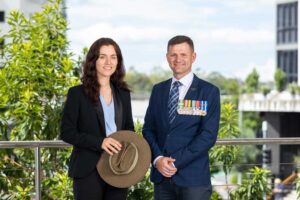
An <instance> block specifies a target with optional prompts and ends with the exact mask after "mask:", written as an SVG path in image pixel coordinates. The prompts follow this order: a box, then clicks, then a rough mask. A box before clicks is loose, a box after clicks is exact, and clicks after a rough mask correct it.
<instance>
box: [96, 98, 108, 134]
mask: <svg viewBox="0 0 300 200" xmlns="http://www.w3.org/2000/svg"><path fill="white" fill-rule="evenodd" d="M94 108H95V110H96V114H97V118H98V122H99V124H100V128H101V129H102V131H100V132H101V133H102V132H103V133H104V136H106V130H105V121H104V113H103V108H102V105H101V102H100V99H99V100H98V103H97V104H96V105H94Z"/></svg>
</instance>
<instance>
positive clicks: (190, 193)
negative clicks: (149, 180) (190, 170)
mask: <svg viewBox="0 0 300 200" xmlns="http://www.w3.org/2000/svg"><path fill="white" fill-rule="evenodd" d="M211 194H212V187H211V186H207V187H205V186H196V187H180V186H178V185H175V184H174V183H173V181H172V179H170V178H165V179H164V180H163V181H162V182H161V183H159V184H155V185H154V200H210V196H211Z"/></svg>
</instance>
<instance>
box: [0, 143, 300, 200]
mask: <svg viewBox="0 0 300 200" xmlns="http://www.w3.org/2000/svg"><path fill="white" fill-rule="evenodd" d="M299 144H300V138H268V139H263V138H241V139H222V140H218V141H217V143H216V145H299ZM69 147H71V145H69V144H67V143H64V142H63V141H60V140H56V141H0V149H10V148H22V149H23V148H30V149H34V152H35V154H34V159H35V169H34V176H35V194H36V195H35V197H34V198H33V199H34V200H40V199H41V191H42V188H41V171H42V166H41V148H69ZM282 164H285V165H286V164H291V165H294V166H296V168H298V167H299V165H298V164H297V163H282ZM246 165H248V166H255V165H257V164H246ZM263 166H264V167H266V168H268V165H263ZM223 178H224V177H223ZM223 178H222V177H221V178H220V174H219V175H218V176H216V177H213V178H212V183H213V187H214V190H216V191H218V192H219V193H225V194H223V195H224V196H226V190H227V189H228V188H230V189H234V188H236V187H237V185H233V184H226V183H225V181H222V179H223ZM270 184H271V183H270ZM290 195H294V196H295V195H296V194H295V191H293V193H291V194H290ZM290 198H292V197H290Z"/></svg>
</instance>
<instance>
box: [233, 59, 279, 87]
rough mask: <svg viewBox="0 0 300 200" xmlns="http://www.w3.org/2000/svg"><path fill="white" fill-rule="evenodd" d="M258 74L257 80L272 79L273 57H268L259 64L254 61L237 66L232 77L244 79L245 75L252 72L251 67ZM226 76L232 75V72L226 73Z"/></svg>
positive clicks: (273, 70) (273, 69)
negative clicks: (240, 66) (243, 65)
mask: <svg viewBox="0 0 300 200" xmlns="http://www.w3.org/2000/svg"><path fill="white" fill-rule="evenodd" d="M254 68H255V69H256V71H257V72H258V74H259V81H261V82H266V81H273V80H274V73H275V68H276V67H275V61H274V59H271V58H269V59H268V60H266V62H265V63H262V64H259V63H256V62H252V63H248V65H247V67H244V68H239V69H237V70H236V71H234V72H233V74H234V77H236V78H239V79H241V80H246V77H247V76H248V75H249V74H250V73H251V72H252V70H253V69H254ZM228 76H232V74H230V75H229V74H228Z"/></svg>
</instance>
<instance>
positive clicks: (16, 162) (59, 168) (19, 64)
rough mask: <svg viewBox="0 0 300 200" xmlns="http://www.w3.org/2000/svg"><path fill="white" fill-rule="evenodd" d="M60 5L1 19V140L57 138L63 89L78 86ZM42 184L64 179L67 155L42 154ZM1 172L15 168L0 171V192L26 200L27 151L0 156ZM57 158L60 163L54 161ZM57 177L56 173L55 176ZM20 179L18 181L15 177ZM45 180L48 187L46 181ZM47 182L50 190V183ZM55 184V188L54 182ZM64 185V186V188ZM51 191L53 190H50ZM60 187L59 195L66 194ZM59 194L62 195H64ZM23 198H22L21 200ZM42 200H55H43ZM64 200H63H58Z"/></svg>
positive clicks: (57, 0) (29, 181)
mask: <svg viewBox="0 0 300 200" xmlns="http://www.w3.org/2000/svg"><path fill="white" fill-rule="evenodd" d="M61 5H62V4H61V0H50V1H49V4H47V5H45V6H44V7H43V10H42V11H41V12H37V13H34V14H33V15H32V16H30V17H28V18H26V17H25V16H24V14H22V13H21V12H18V11H12V12H11V13H10V15H9V16H8V18H7V22H8V24H9V26H10V31H9V33H8V34H6V35H3V36H1V39H0V40H2V39H3V38H5V39H6V41H8V43H7V44H5V45H4V47H3V51H2V53H1V55H2V62H3V66H2V67H3V68H1V69H0V91H1V92H0V93H1V95H0V110H1V112H0V126H1V132H0V137H1V138H2V139H4V140H20V141H21V140H52V139H56V138H58V133H59V124H60V114H61V111H62V106H63V102H64V99H65V96H66V92H67V89H68V88H69V87H70V86H73V85H75V84H77V83H78V77H76V76H75V75H74V74H75V73H77V71H78V70H76V68H78V67H77V66H76V64H75V62H73V61H72V60H71V56H72V54H71V53H68V52H67V49H68V44H69V43H68V41H67V38H66V30H67V22H66V19H65V17H64V16H63V15H62V13H63V12H62V9H63V8H62V6H61ZM41 154H42V161H43V165H42V166H43V169H44V173H43V174H44V176H45V177H46V178H45V179H44V180H43V181H44V182H43V184H44V186H45V184H47V183H48V184H49V185H47V187H45V188H48V189H51V186H53V185H54V182H55V181H56V180H54V179H53V180H52V181H49V179H47V178H50V179H51V178H52V177H54V174H53V171H56V173H59V174H60V176H62V179H63V178H64V177H67V176H66V157H67V156H68V154H69V150H66V151H58V150H53V149H52V150H43V151H42V153H41ZM1 157H6V158H7V159H6V160H2V161H0V165H1V168H2V169H3V168H11V167H12V168H15V169H16V171H13V172H12V171H3V172H1V173H2V175H4V176H6V177H9V179H8V180H7V182H2V181H1V180H0V186H1V187H0V194H1V192H4V193H9V194H13V195H19V196H15V198H18V199H23V198H28V195H30V193H29V192H24V195H23V196H20V194H23V193H21V192H20V191H27V189H28V188H29V189H31V187H32V186H33V170H32V166H33V161H34V159H33V152H32V151H31V150H21V149H13V150H6V151H1ZM60 159H61V160H60ZM55 176H56V178H57V177H58V176H57V174H56V175H55ZM20 177H24V178H20ZM47 181H48V182H47ZM50 183H52V185H51V184H50ZM55 183H57V184H59V183H60V182H59V181H56V182H55ZM68 184H69V183H68ZM56 186H57V185H56ZM68 187H70V188H65V190H66V191H67V190H70V189H71V185H68ZM66 191H64V192H66ZM26 195H27V196H26ZM44 195H45V196H46V197H43V198H46V199H51V198H56V199H61V197H62V196H51V197H50V196H49V195H50V193H47V192H44ZM64 198H65V197H64Z"/></svg>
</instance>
